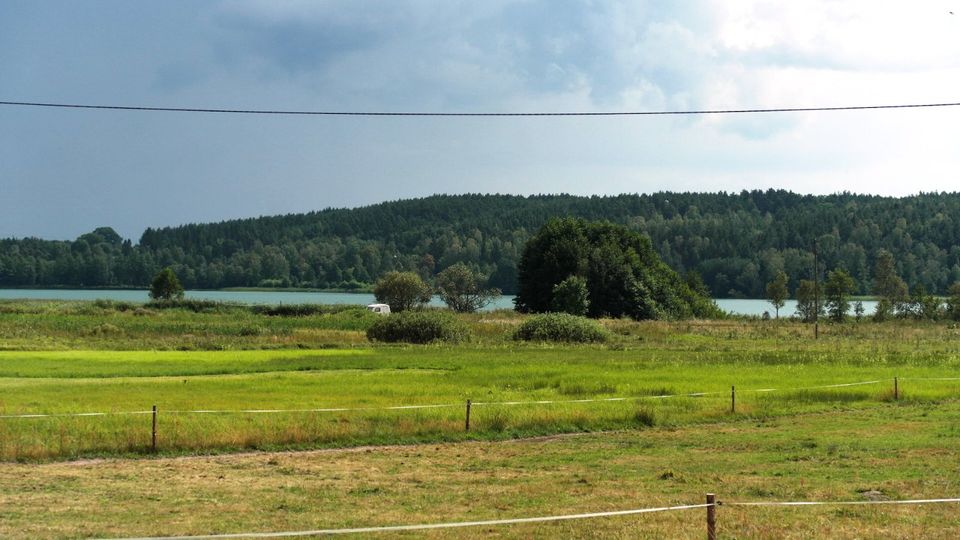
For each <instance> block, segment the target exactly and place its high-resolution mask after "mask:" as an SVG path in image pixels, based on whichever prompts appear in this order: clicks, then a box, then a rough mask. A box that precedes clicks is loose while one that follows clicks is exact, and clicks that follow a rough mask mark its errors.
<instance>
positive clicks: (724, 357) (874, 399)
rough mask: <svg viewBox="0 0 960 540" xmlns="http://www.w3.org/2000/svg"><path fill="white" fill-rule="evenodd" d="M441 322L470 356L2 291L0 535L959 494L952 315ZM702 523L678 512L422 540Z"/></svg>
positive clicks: (342, 316)
mask: <svg viewBox="0 0 960 540" xmlns="http://www.w3.org/2000/svg"><path fill="white" fill-rule="evenodd" d="M461 317H462V320H463V322H465V323H466V324H467V326H468V327H469V328H470V333H471V337H470V339H469V340H467V341H466V342H463V343H459V344H456V345H444V344H435V345H418V346H413V345H396V344H383V343H375V342H370V341H368V340H367V338H366V335H365V329H366V328H367V327H369V325H370V324H372V323H373V322H374V321H375V320H376V318H375V317H374V316H372V315H371V314H368V313H366V312H364V311H363V310H359V309H349V308H346V309H345V308H343V307H320V308H316V307H311V308H309V309H308V308H304V307H297V306H286V307H284V308H283V309H279V308H277V309H274V308H256V309H255V308H249V307H244V306H231V305H217V304H203V303H198V304H192V305H185V306H181V307H175V308H172V309H170V308H167V309H160V308H154V307H150V306H144V305H129V304H120V303H110V302H95V303H94V302H86V303H85V302H0V416H2V418H0V536H3V537H11V538H36V537H50V538H63V537H68V538H70V537H117V536H120V537H122V536H136V535H158V534H169V535H185V534H200V535H202V534H212V533H236V532H254V533H255V532H276V531H297V530H310V529H317V528H341V527H363V526H375V525H402V524H411V523H434V522H440V521H471V520H477V519H497V518H512V517H531V516H544V515H557V514H567V513H581V512H592V511H607V510H622V509H630V508H643V507H652V506H665V505H676V504H690V503H698V502H701V501H702V499H703V494H704V493H706V492H716V493H718V495H719V497H720V499H721V500H724V501H736V500H739V501H783V500H817V501H863V500H866V497H868V496H870V497H880V498H883V499H923V498H947V497H956V496H957V495H958V494H960V492H958V491H957V490H958V486H957V482H956V478H958V475H957V472H958V471H957V463H960V459H958V458H960V455H958V448H960V446H958V445H957V444H956V443H957V438H958V437H960V432H958V430H957V427H956V426H957V425H958V424H957V420H958V418H960V412H958V407H960V399H958V398H960V381H958V380H956V379H957V378H960V329H958V328H957V327H956V326H953V325H950V324H946V323H916V322H907V321H892V322H886V323H883V324H874V323H870V322H861V323H848V324H844V325H831V324H824V325H821V327H820V337H819V339H813V328H812V327H811V326H810V325H805V324H800V323H797V322H793V321H786V320H784V321H761V320H738V319H727V320H718V321H677V322H634V321H627V320H604V321H601V323H602V324H603V325H604V326H605V327H606V329H607V330H608V331H609V332H610V335H611V336H612V338H611V340H610V341H609V342H607V343H605V344H602V345H569V344H550V343H521V342H516V341H514V340H513V339H512V337H511V336H512V334H513V330H514V329H515V328H516V327H517V325H518V324H519V323H520V322H522V320H523V319H524V316H522V315H518V314H516V313H513V312H493V313H483V314H474V315H464V316H461ZM895 378H896V380H897V386H896V391H895V390H894V379H895ZM732 387H733V388H735V402H734V400H733V399H732V397H733V396H731V393H732V390H733V388H732ZM467 400H471V409H470V430H469V431H467V429H466V425H465V423H466V403H467ZM154 406H156V407H157V410H158V412H157V417H156V418H157V427H156V442H157V446H156V450H154V448H153V424H152V421H153V415H152V407H154ZM86 413H94V414H95V415H90V416H77V415H78V414H86ZM955 506H956V505H950V504H946V505H929V506H911V507H901V506H883V507H861V506H837V507H832V506H823V507H803V508H777V507H771V508H745V507H734V506H723V507H720V509H719V515H720V521H719V532H720V535H721V538H732V537H736V538H772V537H777V538H781V537H782V538H811V537H831V538H863V537H880V536H892V537H903V538H911V537H926V538H953V537H956V535H957V533H958V532H960V519H958V518H957V517H956V515H957V514H956V508H955ZM38 516H42V517H39V518H38ZM703 527H704V525H703V515H702V511H700V510H697V511H683V512H679V513H665V514H644V515H641V516H632V517H619V518H602V519H598V520H586V521H580V520H577V521H569V522H560V523H553V524H521V525H511V526H504V527H496V528H494V527H486V528H481V529H464V530H449V531H434V532H432V533H430V534H429V536H430V537H436V538H458V537H462V536H463V535H476V534H489V535H496V536H498V537H503V538H529V537H538V536H539V537H543V536H560V537H573V538H610V537H614V538H634V537H669V538H698V537H702V535H703ZM381 536H382V537H384V538H395V537H404V535H403V534H392V533H388V534H383V535H381Z"/></svg>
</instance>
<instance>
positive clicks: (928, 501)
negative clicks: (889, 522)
mask: <svg viewBox="0 0 960 540" xmlns="http://www.w3.org/2000/svg"><path fill="white" fill-rule="evenodd" d="M940 503H960V499H913V500H906V501H756V502H726V501H724V502H721V503H720V506H838V505H856V506H859V505H865V504H940Z"/></svg>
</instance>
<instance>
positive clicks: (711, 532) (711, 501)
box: [113, 493, 960, 540]
mask: <svg viewBox="0 0 960 540" xmlns="http://www.w3.org/2000/svg"><path fill="white" fill-rule="evenodd" d="M707 501H708V502H707V503H705V504H684V505H677V506H662V507H653V508H635V509H630V510H612V511H607V512H590V513H581V514H565V515H557V516H538V517H526V518H506V519H490V520H481V521H453V522H444V523H425V524H415V525H387V526H379V527H355V528H346V529H314V530H305V531H281V532H240V533H226V534H208V535H191V536H143V537H133V538H130V537H127V538H115V539H113V540H219V539H227V538H288V537H294V536H331V535H339V534H363V533H368V534H369V533H379V532H399V531H426V530H436V529H454V528H464V527H490V526H498V525H516V524H523V523H550V522H558V521H571V520H581V519H595V518H605V517H620V516H632V515H639V514H652V513H658V512H675V511H685V510H697V509H706V510H707V538H710V539H715V538H716V521H717V520H716V514H717V512H716V511H717V509H718V508H722V507H724V506H739V507H752V508H756V507H762V506H767V507H804V506H847V505H857V506H861V505H925V504H945V503H960V498H943V499H910V500H893V501H731V502H725V501H717V500H716V495H714V494H712V493H708V494H707Z"/></svg>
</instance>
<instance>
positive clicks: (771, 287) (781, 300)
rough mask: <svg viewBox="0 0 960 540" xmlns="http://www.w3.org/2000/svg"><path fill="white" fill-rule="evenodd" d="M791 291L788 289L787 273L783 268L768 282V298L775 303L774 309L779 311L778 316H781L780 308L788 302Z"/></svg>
mask: <svg viewBox="0 0 960 540" xmlns="http://www.w3.org/2000/svg"><path fill="white" fill-rule="evenodd" d="M789 296H790V292H789V291H787V274H786V272H784V271H783V270H778V271H777V275H776V277H774V278H773V281H771V282H770V283H767V300H769V301H770V303H771V304H773V309H775V310H776V312H777V318H778V319H779V318H780V308H782V307H783V305H784V304H785V303H786V302H787V297H789Z"/></svg>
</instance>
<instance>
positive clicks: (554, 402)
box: [471, 392, 724, 406]
mask: <svg viewBox="0 0 960 540" xmlns="http://www.w3.org/2000/svg"><path fill="white" fill-rule="evenodd" d="M723 393H724V392H695V393H692V394H661V395H657V396H630V397H615V398H592V399H541V400H536V401H476V402H472V403H471V405H474V406H484V405H486V406H491V405H494V406H495V405H562V404H564V403H602V402H606V401H632V400H637V399H667V398H675V397H700V396H710V395H716V394H723Z"/></svg>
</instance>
